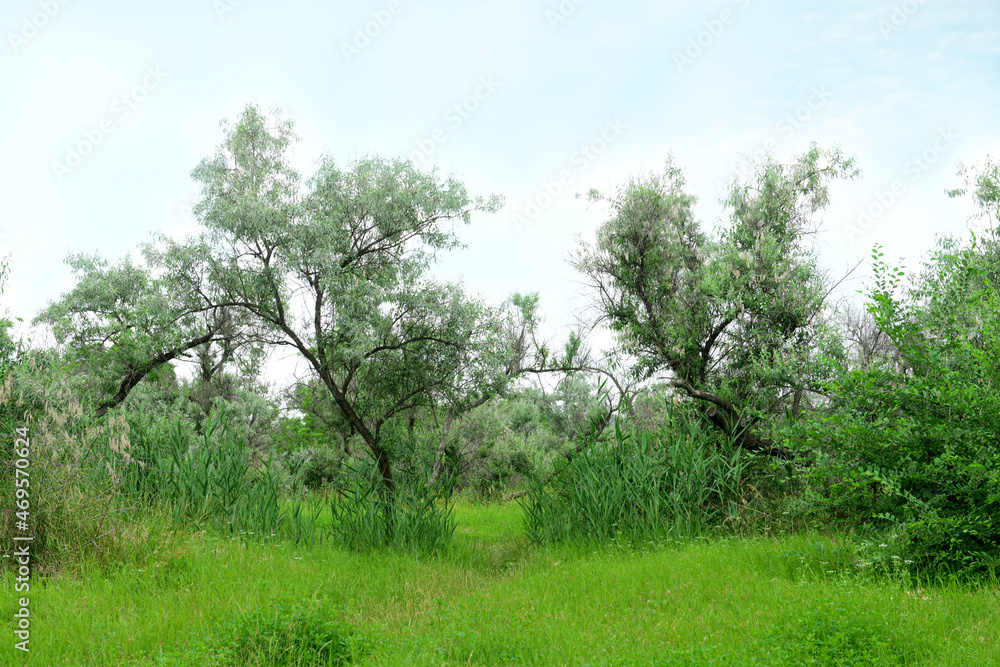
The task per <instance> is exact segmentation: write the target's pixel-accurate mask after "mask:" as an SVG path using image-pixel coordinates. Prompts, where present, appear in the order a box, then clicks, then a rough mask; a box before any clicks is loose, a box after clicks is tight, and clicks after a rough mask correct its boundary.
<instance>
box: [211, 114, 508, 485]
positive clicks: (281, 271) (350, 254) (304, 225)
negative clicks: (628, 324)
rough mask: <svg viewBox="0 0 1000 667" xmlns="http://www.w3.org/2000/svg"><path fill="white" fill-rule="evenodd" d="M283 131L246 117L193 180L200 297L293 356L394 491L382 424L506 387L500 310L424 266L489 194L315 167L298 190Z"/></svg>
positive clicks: (412, 178) (373, 165)
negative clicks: (228, 309)
mask: <svg viewBox="0 0 1000 667" xmlns="http://www.w3.org/2000/svg"><path fill="white" fill-rule="evenodd" d="M293 138H294V135H293V133H292V129H291V124H290V123H287V122H282V121H280V120H279V121H274V122H271V121H268V120H267V119H266V118H265V117H264V116H263V115H262V114H261V113H260V112H259V111H258V110H257V109H256V108H254V107H248V108H247V109H246V111H245V112H244V114H243V116H242V117H241V118H240V120H239V122H238V123H237V124H235V125H234V126H230V127H229V128H228V129H227V135H226V139H225V141H224V142H223V144H222V146H221V147H220V149H219V151H218V152H217V154H216V155H215V156H214V157H212V158H210V159H208V160H205V161H203V162H202V164H201V165H200V166H199V167H198V169H196V170H195V172H194V174H193V175H194V177H195V179H196V180H198V181H199V182H201V184H202V187H203V196H202V199H201V201H200V203H199V204H198V206H197V207H196V212H197V214H198V216H199V218H200V219H201V221H202V222H203V223H204V225H205V227H206V233H205V234H204V235H203V236H202V238H201V239H200V240H198V241H196V242H195V241H192V243H193V244H200V246H201V247H202V248H203V250H202V251H201V252H202V254H201V256H202V262H203V265H204V266H205V267H207V273H208V275H209V276H210V278H209V281H208V287H207V289H208V294H209V299H210V300H212V301H213V303H216V304H220V305H221V304H228V305H232V306H234V307H236V308H238V309H241V310H243V311H245V312H247V313H250V314H251V315H252V317H253V318H255V319H256V320H257V321H258V322H259V324H260V326H261V327H263V328H265V329H267V330H268V331H269V332H270V336H271V337H272V342H273V343H275V344H278V345H284V346H287V347H291V348H293V349H295V350H296V351H297V352H298V353H299V354H300V355H302V357H303V359H304V360H305V361H306V362H307V363H308V365H309V367H310V368H311V371H312V372H313V373H314V374H315V376H316V377H317V378H318V379H320V380H321V381H322V383H323V384H324V386H325V387H326V389H327V390H328V391H329V392H330V395H331V397H332V399H333V402H334V404H335V405H336V406H337V408H338V409H339V410H340V411H341V412H342V413H343V415H344V417H345V418H346V420H347V422H348V423H349V424H350V425H351V426H352V427H353V428H355V429H357V432H358V433H359V434H360V435H361V437H362V438H363V439H364V440H365V442H366V443H367V445H368V447H369V449H370V450H371V453H372V455H373V458H374V459H375V460H376V462H377V464H378V469H379V471H380V474H381V475H382V482H383V484H384V487H385V488H386V489H387V490H388V491H389V492H391V491H392V489H393V487H394V482H393V473H392V462H391V458H392V456H391V452H390V451H388V450H387V449H386V447H385V446H384V443H383V442H382V440H381V431H382V428H383V426H385V425H387V423H388V422H390V421H391V420H392V419H393V418H395V417H396V416H398V415H401V414H403V413H404V412H406V411H408V410H412V409H415V408H416V407H420V406H436V405H438V402H439V401H444V402H445V403H447V404H448V405H449V406H451V408H457V407H459V406H462V405H463V404H465V403H469V402H470V401H471V402H475V400H478V398H481V397H483V396H486V395H489V394H490V393H491V392H496V391H498V390H499V389H502V387H503V386H505V384H506V383H507V382H509V381H510V378H509V377H508V376H507V375H506V373H505V371H506V370H507V369H508V368H509V367H510V365H511V364H510V360H509V358H508V357H509V356H510V354H509V351H510V346H509V345H508V342H507V338H505V335H504V331H505V330H504V326H503V322H502V320H501V318H500V313H499V312H498V311H496V310H494V309H490V308H487V307H485V306H484V305H482V304H480V303H479V302H477V301H476V300H474V299H470V298H468V297H467V296H466V295H465V294H464V293H463V291H462V289H461V288H460V287H459V286H456V285H449V284H442V283H439V282H437V281H435V280H433V279H432V278H431V277H430V276H428V275H427V273H426V270H427V268H428V267H429V266H430V264H431V263H432V262H433V261H434V259H435V257H436V254H437V252H438V251H440V250H444V249H448V248H453V247H455V246H457V245H458V238H457V236H456V235H455V230H454V227H455V225H456V224H458V223H459V222H461V223H468V222H470V220H471V215H472V213H473V212H475V211H486V212H493V211H496V210H498V209H499V207H500V203H501V202H500V199H499V198H498V197H490V198H478V199H473V198H471V197H470V196H469V194H468V193H467V191H466V189H465V186H464V185H463V184H462V183H461V182H459V181H457V180H456V179H453V178H446V179H441V178H439V177H438V176H437V175H436V173H435V172H434V171H428V172H424V171H420V170H418V169H417V168H415V167H414V166H413V164H412V163H411V162H408V161H403V160H386V159H382V158H378V157H364V158H361V159H358V160H356V161H355V162H354V163H352V164H350V165H349V166H347V167H340V166H338V165H337V164H336V162H335V161H334V160H332V159H331V158H323V159H322V160H321V162H320V165H319V168H318V170H317V172H316V174H315V175H314V176H313V177H312V178H310V179H309V180H308V181H307V182H306V184H305V187H303V186H302V184H301V182H300V179H299V176H298V174H297V172H295V170H294V169H293V168H292V167H291V166H290V163H289V155H288V153H289V149H290V146H291V143H292V140H293Z"/></svg>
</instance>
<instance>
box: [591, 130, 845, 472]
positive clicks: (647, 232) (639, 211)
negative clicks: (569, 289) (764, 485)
mask: <svg viewBox="0 0 1000 667" xmlns="http://www.w3.org/2000/svg"><path fill="white" fill-rule="evenodd" d="M856 173H857V171H856V170H855V168H854V166H853V161H852V160H851V159H848V158H845V157H844V156H842V155H841V153H840V152H839V151H832V152H828V151H823V150H820V149H818V148H816V147H815V146H814V147H813V148H812V149H811V150H810V151H809V152H808V153H806V154H805V155H802V156H801V157H799V158H797V159H795V160H794V161H793V162H792V163H791V164H789V165H783V164H780V163H778V162H776V161H774V160H773V159H771V158H768V159H767V160H766V162H765V163H764V164H763V165H762V166H761V167H760V168H759V169H758V170H757V178H756V180H755V181H754V182H751V183H741V182H739V181H738V180H737V181H734V182H733V184H732V187H731V189H730V193H729V197H728V198H727V199H726V200H725V202H724V203H725V204H726V205H727V207H728V208H729V210H730V225H729V227H728V228H727V229H725V230H724V231H723V232H722V233H721V234H720V235H719V238H718V239H717V240H712V239H710V238H709V237H708V236H707V235H706V234H704V233H703V232H702V231H701V229H700V226H699V224H698V222H697V220H696V219H695V216H694V211H693V207H694V204H695V202H696V199H695V197H694V196H692V195H690V194H688V193H687V192H685V191H684V184H685V181H684V176H683V173H682V171H681V170H680V169H679V168H678V167H676V166H675V165H674V164H673V162H672V161H668V162H667V166H666V170H665V172H664V173H663V174H662V175H651V176H649V177H647V178H645V179H633V180H631V181H629V182H628V183H627V184H625V185H624V186H623V187H622V188H620V189H619V190H618V192H617V193H616V194H614V195H609V196H603V195H601V194H600V193H597V192H592V193H591V196H592V198H593V199H595V200H604V201H607V203H608V205H609V208H610V211H611V217H610V218H609V220H608V221H607V222H606V223H604V225H602V226H601V228H600V229H599V230H598V232H597V239H596V242H595V243H593V244H587V243H583V244H581V246H580V247H579V248H578V249H577V251H576V254H575V255H574V263H575V265H576V267H577V269H578V270H580V271H581V272H582V273H584V275H586V276H587V278H588V279H589V282H590V284H591V286H592V288H593V289H594V292H595V294H596V302H597V303H596V308H597V312H598V320H599V322H603V323H606V324H607V325H608V326H609V327H610V328H611V330H612V331H613V332H614V333H615V334H616V337H617V340H618V343H619V346H620V351H621V352H622V353H624V354H626V355H628V356H630V357H633V358H634V359H635V360H636V364H635V367H634V372H635V374H636V375H637V376H638V377H640V378H644V379H647V378H650V377H653V376H655V375H656V374H658V373H661V372H666V373H668V374H669V379H668V381H669V382H670V384H671V385H672V386H673V387H675V388H677V389H680V390H682V391H684V392H685V393H686V394H687V395H688V396H689V397H691V398H693V399H696V400H698V401H701V402H704V403H707V404H708V409H707V411H706V412H707V415H708V417H709V418H710V419H711V420H712V422H713V423H714V424H715V425H716V426H717V427H719V428H720V429H722V430H724V431H725V432H726V433H727V434H732V433H734V432H735V431H736V430H738V429H739V428H740V427H741V426H750V425H752V424H753V423H755V422H756V421H757V420H759V419H760V418H762V417H764V416H768V415H772V414H775V413H779V414H780V413H781V412H783V408H784V405H785V404H787V403H788V402H791V403H792V409H793V411H795V412H797V411H798V410H799V409H800V404H801V401H802V397H803V394H804V393H805V392H810V391H819V390H820V384H821V379H822V378H823V377H824V376H825V375H826V374H828V372H829V371H830V364H829V361H828V357H829V356H830V355H837V354H840V353H841V352H840V351H839V350H838V341H837V340H836V337H835V336H834V335H833V333H832V331H831V328H830V327H829V326H828V323H827V321H826V319H825V316H824V303H825V301H826V298H827V297H828V295H829V293H830V291H831V289H830V284H829V281H828V280H827V279H826V277H825V275H824V274H823V273H822V272H821V271H820V270H819V269H818V267H817V263H816V258H815V255H814V253H813V252H812V251H811V250H810V249H809V248H808V247H806V245H805V243H804V241H805V239H806V237H808V236H809V235H810V234H812V233H814V232H815V231H816V229H817V226H816V225H815V224H814V217H815V215H816V213H817V212H819V211H820V210H821V209H822V208H824V207H825V206H826V205H827V203H828V183H829V182H830V180H832V179H835V178H843V177H853V176H854V175H855V174H856ZM750 413H752V414H754V415H755V416H754V417H753V418H752V419H750V420H747V419H746V417H747V415H748V414H750ZM738 442H739V443H740V444H741V445H742V446H743V447H746V448H748V449H752V450H758V451H766V452H769V453H771V454H775V455H778V456H782V457H785V458H790V457H791V452H790V451H789V450H787V449H785V448H783V447H780V446H777V445H775V443H773V442H772V441H770V440H768V439H766V438H762V437H759V436H757V435H755V434H753V433H751V432H749V431H748V430H744V431H743V432H742V435H740V437H739V439H738Z"/></svg>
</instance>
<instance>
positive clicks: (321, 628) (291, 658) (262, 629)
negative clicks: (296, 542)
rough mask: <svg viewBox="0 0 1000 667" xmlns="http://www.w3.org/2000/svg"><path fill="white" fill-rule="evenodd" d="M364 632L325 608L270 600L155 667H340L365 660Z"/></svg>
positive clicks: (368, 642) (368, 646) (369, 642)
mask: <svg viewBox="0 0 1000 667" xmlns="http://www.w3.org/2000/svg"><path fill="white" fill-rule="evenodd" d="M374 645H375V641H374V639H373V637H372V635H371V634H370V633H369V632H366V631H364V630H361V629H359V628H356V627H354V626H352V625H351V624H349V623H347V622H345V621H344V620H341V614H340V613H338V612H337V610H335V609H332V608H330V606H329V605H327V604H323V603H320V602H317V601H315V600H310V601H306V602H302V601H290V600H282V599H274V600H271V601H270V602H269V604H267V606H266V607H265V608H263V609H258V610H248V611H247V613H246V614H241V615H239V616H237V617H235V618H231V619H227V621H225V622H223V623H222V624H220V626H219V627H217V628H215V629H214V631H213V632H212V634H211V635H210V636H208V637H197V638H194V639H193V641H192V642H191V644H190V645H189V646H188V647H187V648H186V649H185V650H183V651H170V652H164V653H160V654H159V655H158V656H157V660H156V663H155V664H161V665H163V664H169V665H199V666H202V665H211V666H217V667H229V666H234V665H247V666H259V667H272V666H273V667H278V666H280V667H340V666H341V665H354V664H357V663H358V661H359V660H362V659H364V658H366V657H368V656H369V655H370V654H371V652H372V650H373V649H374Z"/></svg>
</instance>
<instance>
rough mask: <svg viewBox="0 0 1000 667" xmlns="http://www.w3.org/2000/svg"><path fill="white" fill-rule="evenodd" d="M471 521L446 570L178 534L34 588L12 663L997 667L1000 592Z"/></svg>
mask: <svg viewBox="0 0 1000 667" xmlns="http://www.w3.org/2000/svg"><path fill="white" fill-rule="evenodd" d="M455 517H456V520H457V529H456V532H455V537H454V541H453V543H452V545H451V547H450V549H448V550H447V552H445V553H444V554H442V555H438V556H415V555H404V554H402V553H399V552H381V553H354V552H348V551H345V550H343V549H341V548H338V547H334V546H330V545H325V544H319V545H312V546H309V547H298V548H296V547H294V546H293V545H292V544H291V543H290V542H287V541H285V542H271V543H260V542H244V541H242V540H239V539H233V538H223V537H219V536H216V535H213V534H211V533H207V532H180V533H170V534H169V536H168V537H166V538H164V540H163V541H162V542H161V544H160V546H159V547H158V548H157V549H156V550H155V551H151V552H150V553H148V554H146V555H145V556H143V557H141V558H139V559H137V561H136V562H134V563H133V564H132V565H130V566H128V567H122V568H119V569H117V570H115V571H111V572H102V571H96V570H95V571H74V572H66V573H63V574H61V575H59V576H55V577H51V578H48V579H38V580H35V582H34V583H33V585H32V589H31V610H32V614H33V617H32V641H31V647H32V650H31V653H30V654H28V656H27V659H25V656H24V654H23V653H21V652H17V651H13V650H12V649H9V648H8V649H7V650H4V651H3V652H2V656H3V657H2V658H0V663H2V664H4V665H22V664H24V665H81V666H82V665H94V666H104V665H137V666H138V665H143V666H152V665H226V664H241V665H270V664H282V665H284V664H303V665H305V664H331V665H353V664H358V665H581V666H582V665H595V666H596V665H934V666H939V665H991V664H1000V614H998V613H997V609H998V604H1000V600H998V595H1000V588H998V587H997V586H995V585H981V586H977V587H970V586H969V585H960V584H946V585H942V584H938V585H930V584H921V583H920V582H914V581H911V580H908V579H907V578H906V577H905V576H902V575H900V576H892V575H890V576H880V577H875V576H872V575H869V574H866V572H865V569H864V567H859V565H860V563H862V562H863V560H861V559H862V558H863V557H864V554H863V553H861V552H859V551H858V547H857V546H856V544H857V543H855V542H851V541H850V540H845V539H837V538H836V537H834V536H819V535H816V536H805V535H800V536H789V537H782V538H779V539H773V540H772V539H766V538H752V539H737V538H728V539H720V540H714V541H713V540H695V541H693V542H689V543H686V544H675V545H674V544H659V545H648V547H647V548H642V549H636V548H635V547H634V546H633V547H629V548H626V547H620V548H616V547H587V546H585V545H581V544H577V545H575V546H558V547H534V546H529V543H528V540H527V538H526V537H525V534H524V531H523V527H522V518H521V508H520V506H519V505H518V504H517V503H507V504H505V505H498V504H478V503H474V502H470V501H466V500H459V501H458V502H457V504H456V505H455ZM151 521H154V522H155V520H152V519H151ZM164 525H166V524H164ZM844 544H853V545H855V546H850V547H844V546H843V545H844ZM871 548H872V549H878V548H879V546H878V545H871ZM3 586H4V587H6V588H7V589H8V590H13V581H12V576H11V575H10V574H6V575H5V581H4V582H3ZM6 604H7V605H8V607H9V608H8V609H5V614H4V615H5V617H6V618H7V619H10V618H11V615H12V613H13V610H14V607H13V601H10V600H9V601H7V603H6ZM10 623H11V622H10V620H8V621H7V624H8V627H10ZM8 634H9V632H8ZM309 651H312V654H313V655H317V654H321V655H323V656H325V657H324V660H323V661H319V662H317V661H315V659H314V658H313V659H311V660H310V659H308V658H306V657H304V656H305V654H306V653H308V652H309ZM15 653H16V654H17V655H15Z"/></svg>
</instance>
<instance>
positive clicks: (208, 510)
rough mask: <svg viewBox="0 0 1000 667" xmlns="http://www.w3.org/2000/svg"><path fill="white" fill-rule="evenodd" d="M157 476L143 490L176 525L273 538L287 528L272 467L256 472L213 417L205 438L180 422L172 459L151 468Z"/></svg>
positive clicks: (175, 430) (246, 453) (173, 437)
mask: <svg viewBox="0 0 1000 667" xmlns="http://www.w3.org/2000/svg"><path fill="white" fill-rule="evenodd" d="M148 465H151V466H152V467H153V468H154V470H156V474H154V475H152V476H151V478H150V480H149V482H148V485H147V486H146V488H145V489H144V490H145V491H146V492H147V493H148V494H150V495H152V496H153V497H155V498H156V499H157V500H159V501H160V502H166V503H168V504H169V505H170V506H171V508H172V511H173V515H174V517H175V519H176V520H178V521H185V522H193V523H196V524H201V523H205V524H207V525H210V526H212V527H214V528H215V529H217V530H222V531H225V532H229V533H235V534H240V535H257V536H260V537H269V536H275V535H277V534H278V531H279V530H280V529H281V526H282V524H283V522H284V519H285V517H284V513H283V512H282V511H281V509H280V505H281V503H280V495H279V494H280V486H279V483H278V481H277V479H276V477H275V475H274V474H273V473H272V471H271V467H270V463H269V462H268V463H265V464H264V465H263V466H262V467H260V468H259V469H255V468H254V466H253V465H252V462H251V460H250V455H249V451H248V448H247V446H246V444H245V442H244V441H243V440H242V439H241V438H239V437H235V436H234V434H233V433H231V432H230V431H229V427H228V422H227V420H226V419H225V417H224V416H223V415H222V414H213V415H210V416H209V418H208V423H207V425H206V428H205V429H204V432H203V434H202V436H201V439H200V442H198V441H195V442H192V438H191V434H190V432H189V431H188V430H186V429H185V428H184V426H183V424H182V423H181V422H180V420H178V421H177V422H176V423H175V425H174V428H173V429H172V431H171V433H170V453H169V456H158V457H156V458H154V459H153V460H152V461H149V462H148Z"/></svg>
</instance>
